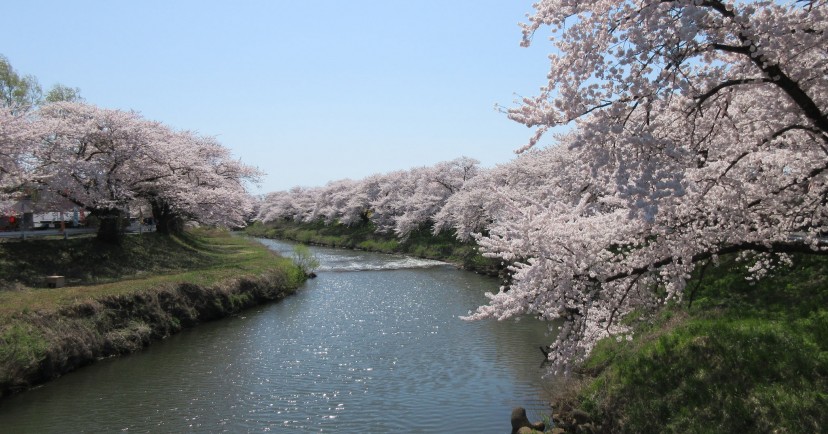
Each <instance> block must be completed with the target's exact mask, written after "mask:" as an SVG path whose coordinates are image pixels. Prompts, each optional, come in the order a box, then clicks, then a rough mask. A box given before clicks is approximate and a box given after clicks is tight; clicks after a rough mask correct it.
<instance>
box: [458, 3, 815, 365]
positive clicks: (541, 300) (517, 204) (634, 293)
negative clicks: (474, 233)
mask: <svg viewBox="0 0 828 434" xmlns="http://www.w3.org/2000/svg"><path fill="white" fill-rule="evenodd" d="M534 7H535V12H534V14H533V15H531V16H530V17H529V21H528V23H527V24H525V25H524V44H529V43H530V42H532V39H533V37H534V36H535V35H537V34H538V32H539V31H540V30H541V29H542V28H547V27H548V28H549V29H551V40H552V43H553V44H554V52H553V54H552V55H551V56H550V59H551V69H550V72H549V75H548V78H549V82H548V84H547V85H546V86H545V87H544V88H543V89H542V90H541V92H540V94H539V95H537V96H536V97H531V98H524V99H523V100H522V101H521V102H520V105H519V106H517V107H515V108H512V109H510V110H509V117H510V118H512V119H514V120H516V121H518V122H521V123H523V124H525V125H527V126H530V127H534V128H536V134H535V135H534V136H533V137H532V139H531V140H530V142H529V144H528V145H527V146H526V147H524V148H522V149H521V151H525V150H526V149H529V148H531V147H533V146H535V145H536V144H537V143H538V141H539V139H540V138H541V137H542V136H543V135H544V134H545V133H546V132H547V131H549V130H550V129H551V128H554V127H555V126H558V125H563V124H569V123H572V124H574V125H575V128H574V130H573V131H572V132H570V133H568V134H565V135H562V136H559V137H557V141H558V142H559V144H558V145H557V146H558V147H560V148H561V150H560V151H559V152H560V155H561V156H562V157H563V158H564V159H565V160H567V161H569V162H570V163H577V162H580V164H568V165H560V166H556V167H550V171H549V173H548V174H547V175H546V176H545V177H544V178H542V179H539V180H538V182H539V183H542V184H544V185H547V186H551V188H550V189H549V190H550V192H552V197H551V198H550V199H551V200H550V201H547V202H543V201H541V202H537V201H535V200H533V198H532V197H531V194H530V195H529V198H528V199H521V198H520V197H518V198H514V199H511V201H512V202H513V203H512V204H509V202H508V201H506V202H505V203H506V204H507V206H505V207H504V208H503V209H504V212H505V213H506V214H505V215H503V216H501V217H499V218H494V219H493V220H494V221H493V223H492V225H491V226H490V227H489V235H488V236H486V237H481V238H480V240H479V242H480V243H481V245H482V246H483V247H484V248H485V249H486V250H487V251H488V252H489V254H490V255H494V256H499V257H502V258H504V259H506V260H514V261H515V262H514V266H513V272H514V282H513V284H512V285H510V286H509V287H508V288H502V290H501V291H500V292H499V293H498V294H490V297H491V301H490V303H489V304H488V305H487V306H483V307H481V308H480V309H479V310H478V311H477V312H476V313H474V314H472V315H470V318H474V319H478V318H490V317H494V318H499V319H503V318H508V317H512V316H515V315H519V314H525V313H531V314H536V315H539V316H541V317H543V318H545V319H549V320H555V319H561V320H563V321H564V322H563V325H562V328H561V332H560V334H559V335H558V338H557V340H556V342H554V343H553V344H552V345H551V346H550V353H549V358H550V360H552V361H553V362H556V363H557V364H558V366H559V367H564V368H565V367H567V366H568V365H569V364H570V363H571V362H573V361H576V362H577V361H578V360H580V359H581V358H582V357H584V356H585V355H586V354H588V353H589V351H590V350H591V348H592V346H593V345H594V343H595V342H596V341H597V340H599V339H601V338H604V337H607V336H613V335H615V336H618V337H622V336H624V335H625V333H627V332H628V329H627V328H626V327H625V326H623V325H622V322H621V320H622V319H623V318H624V317H625V315H627V314H628V313H630V312H632V311H633V310H636V311H639V312H644V313H646V312H648V311H652V310H653V309H655V307H656V306H658V305H660V304H662V303H664V302H665V301H667V300H670V299H676V298H680V297H682V296H683V294H684V290H685V287H686V283H687V279H688V278H689V276H690V273H691V272H692V271H693V270H694V269H695V268H696V267H697V266H699V265H700V264H707V263H710V262H715V261H716V259H717V257H718V255H721V254H724V253H730V252H752V253H753V254H756V255H758V258H759V260H757V261H755V262H754V266H753V267H752V268H751V271H752V272H754V274H756V275H761V274H762V272H763V271H762V270H764V268H765V267H766V266H767V265H768V264H769V262H768V258H773V257H776V258H781V259H777V260H782V261H785V256H784V255H785V254H786V253H790V252H805V253H812V254H824V253H826V247H825V244H824V243H822V242H821V239H820V236H821V234H824V233H825V232H826V231H828V227H827V226H828V208H827V206H828V205H827V204H828V188H826V181H828V180H826V169H828V117H827V116H826V113H828V79H826V77H827V76H828V50H826V47H828V29H826V27H828V17H827V16H826V13H828V8H826V2H825V1H797V2H793V3H782V2H776V1H750V2H748V1H745V2H735V3H730V2H725V1H719V0H690V1H663V0H659V1H652V0H638V1H607V0H592V1H572V0H541V1H539V2H538V3H537V4H535V5H534ZM565 177H574V178H575V179H573V180H568V181H566V182H562V181H563V180H565ZM526 203H533V205H532V206H525V204H526ZM768 255H770V256H768ZM780 255H781V256H780ZM627 337H629V336H627Z"/></svg>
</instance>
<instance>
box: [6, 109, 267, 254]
mask: <svg viewBox="0 0 828 434" xmlns="http://www.w3.org/2000/svg"><path fill="white" fill-rule="evenodd" d="M259 176H260V173H259V172H258V170H257V169H255V168H253V167H251V166H248V165H245V164H243V163H241V162H240V161H238V160H235V159H233V158H232V156H231V154H230V152H229V150H228V149H227V148H226V147H224V146H222V145H221V144H220V143H218V142H217V141H216V140H215V139H213V138H211V137H204V136H200V135H198V134H195V133H193V132H190V131H177V130H174V129H172V128H170V127H169V126H166V125H164V124H162V123H160V122H155V121H151V120H147V119H145V118H143V117H142V116H140V115H139V114H138V113H135V112H128V111H121V110H111V109H104V108H100V107H96V106H94V105H91V104H87V103H83V102H67V101H63V102H54V103H47V104H44V105H39V106H19V105H15V104H11V105H4V106H2V107H0V194H2V195H3V196H5V197H6V198H12V199H13V198H15V197H17V196H20V195H21V194H23V192H31V191H36V192H37V193H38V197H39V206H41V207H48V203H49V202H50V201H52V202H54V203H55V204H61V203H71V204H73V205H74V206H77V207H79V208H81V209H84V210H86V211H88V212H89V213H90V214H91V215H93V216H95V217H97V218H98V219H99V221H100V227H99V232H98V236H99V238H101V239H103V240H106V241H111V242H119V241H120V237H121V234H122V230H121V229H122V224H121V221H122V217H123V216H124V214H125V213H126V212H127V211H128V210H129V209H130V208H132V209H133V210H135V209H137V208H139V207H147V208H151V209H152V214H153V216H154V217H155V218H156V220H157V228H158V230H159V231H161V232H174V231H178V230H180V229H181V225H182V222H184V221H185V220H193V221H197V222H201V223H204V224H210V225H220V226H242V225H244V223H245V219H246V218H247V217H249V216H250V213H251V212H252V210H253V199H252V197H251V196H250V195H249V194H248V193H247V191H246V185H245V183H246V182H249V181H256V180H257V179H258V178H259ZM57 206H60V205H57Z"/></svg>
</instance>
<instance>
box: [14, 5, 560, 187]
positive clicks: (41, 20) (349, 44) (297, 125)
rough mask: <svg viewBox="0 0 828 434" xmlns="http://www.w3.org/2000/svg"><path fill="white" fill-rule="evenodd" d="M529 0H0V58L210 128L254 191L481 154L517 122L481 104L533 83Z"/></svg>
mask: <svg viewBox="0 0 828 434" xmlns="http://www.w3.org/2000/svg"><path fill="white" fill-rule="evenodd" d="M531 3H532V2H531V1H529V0H526V1H508V0H473V1H472V0H468V1H467V0H463V1H452V0H420V1H405V2H402V1H393V0H385V1H374V0H370V1H369V0H350V1H347V0H338V1H333V0H316V1H300V0H293V1H283V0H273V1H264V0H259V1H244V0H240V1H233V2H230V1H221V2H220V1H205V0H200V1H196V0H186V1H184V0H163V1H159V0H145V1H137V2H126V1H112V0H110V1H102V0H101V1H65V0H61V1H38V0H27V1H15V2H7V3H6V4H4V5H3V7H2V13H3V16H4V19H3V24H2V25H0V41H2V44H0V54H3V55H5V56H6V57H7V58H8V60H9V62H10V63H11V64H12V66H13V67H14V68H15V70H16V71H17V72H18V73H19V74H21V75H25V74H31V75H34V76H35V77H37V78H38V80H39V81H40V83H41V85H42V86H43V88H44V90H46V89H48V88H49V87H51V86H52V85H54V84H55V83H61V84H64V85H67V86H70V87H78V88H80V89H81V95H82V96H83V97H84V98H85V99H86V100H87V101H88V102H90V103H92V104H96V105H98V106H101V107H106V108H117V109H132V110H136V111H138V112H140V113H142V114H143V115H144V117H146V118H148V119H153V120H158V121H161V122H164V123H166V124H167V125H170V126H172V127H174V128H177V129H182V130H193V131H197V132H198V133H200V134H203V135H209V136H216V137H217V138H218V139H219V141H221V143H223V144H224V145H225V146H227V147H229V148H230V149H232V151H233V153H234V155H235V156H237V157H238V158H241V159H242V161H244V162H245V163H248V164H251V165H254V166H257V167H259V168H260V169H261V170H263V171H264V172H266V173H267V176H266V177H265V179H264V181H263V182H262V184H261V186H260V187H259V188H258V189H256V190H255V191H254V192H255V193H264V192H269V191H275V190H284V189H288V188H290V187H292V186H295V185H303V186H318V185H324V184H325V183H327V182H328V181H331V180H335V179H342V178H351V179H361V178H364V177H366V176H369V175H371V174H374V173H384V172H389V171H392V170H398V169H408V168H412V167H415V166H423V165H431V164H434V163H436V162H438V161H443V160H450V159H453V158H456V157H460V156H469V157H473V158H476V159H478V160H480V161H481V162H482V164H483V165H484V166H493V165H495V164H497V163H501V162H506V161H508V160H509V159H511V158H513V156H514V154H513V151H514V150H515V149H517V148H519V147H520V146H522V145H523V144H524V143H525V142H526V141H527V140H528V138H529V137H530V135H531V133H532V131H531V130H529V129H527V128H526V127H524V126H522V125H519V124H517V123H515V122H512V121H510V120H508V119H507V118H506V116H505V115H504V114H502V113H499V112H497V111H495V109H494V105H495V104H500V105H503V106H511V105H512V104H513V101H514V100H515V99H516V98H517V97H518V96H529V95H535V94H536V93H537V92H538V88H539V87H540V86H542V85H544V84H545V83H544V78H545V76H546V73H547V68H548V60H547V58H546V53H547V52H548V51H549V50H550V44H549V42H548V41H546V40H544V39H543V37H542V36H541V35H538V37H537V38H536V41H535V43H534V45H533V46H532V47H531V48H528V49H527V48H521V47H520V38H521V33H520V28H519V26H518V23H519V22H522V21H524V20H525V14H526V13H527V12H530V11H531Z"/></svg>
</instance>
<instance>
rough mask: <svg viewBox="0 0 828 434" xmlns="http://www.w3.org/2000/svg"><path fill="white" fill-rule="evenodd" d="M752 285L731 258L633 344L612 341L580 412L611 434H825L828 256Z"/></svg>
mask: <svg viewBox="0 0 828 434" xmlns="http://www.w3.org/2000/svg"><path fill="white" fill-rule="evenodd" d="M796 264H797V265H796V266H795V267H794V268H792V269H790V270H784V271H780V272H779V273H778V274H777V275H775V276H773V277H770V278H767V279H765V280H762V281H760V282H759V283H757V284H755V285H752V284H750V283H749V282H747V281H746V280H745V279H744V278H743V277H742V276H741V275H740V274H739V272H737V271H736V269H735V267H733V263H732V258H727V259H725V260H724V261H723V264H722V266H720V267H719V268H711V269H709V270H708V271H707V273H706V274H707V276H706V277H704V278H701V280H700V282H701V283H699V280H696V281H695V282H691V285H690V288H688V290H689V291H690V292H693V285H698V287H697V289H695V300H694V301H693V303H692V304H691V305H690V306H688V301H685V302H684V303H683V304H681V305H674V306H671V307H669V308H667V309H666V310H665V311H663V312H662V314H661V315H660V317H659V318H658V319H657V320H656V321H654V322H653V323H651V324H649V325H647V326H645V327H642V328H641V329H640V330H639V331H638V333H637V335H636V337H635V340H634V341H633V342H632V343H628V342H624V343H618V342H615V341H614V340H605V341H602V342H600V343H599V345H598V347H597V348H596V349H595V350H594V351H593V353H592V355H591V356H590V357H589V359H588V361H587V363H586V364H585V365H584V366H583V367H582V371H583V373H584V374H585V379H584V380H583V386H582V388H581V389H580V391H579V393H578V396H577V398H576V399H575V400H574V401H573V402H570V403H568V405H569V406H571V407H576V408H580V409H583V410H586V411H587V412H588V413H590V414H592V415H593V417H594V419H596V421H597V422H600V423H601V425H602V428H603V430H604V431H607V432H631V433H633V432H635V433H644V432H659V433H660V432H682V433H686V432H818V431H820V429H821V427H824V426H828V410H826V409H828V393H826V390H828V277H827V276H828V260H826V258H818V257H809V256H800V257H797V258H796Z"/></svg>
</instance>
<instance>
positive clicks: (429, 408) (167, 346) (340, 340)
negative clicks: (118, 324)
mask: <svg viewBox="0 0 828 434" xmlns="http://www.w3.org/2000/svg"><path fill="white" fill-rule="evenodd" d="M261 241H262V242H263V243H265V244H266V245H268V246H269V247H270V248H272V249H274V250H277V251H280V252H283V254H284V255H285V256H290V251H291V245H290V244H288V243H285V242H280V241H272V240H261ZM312 251H313V252H314V253H315V254H316V255H317V257H318V258H319V259H320V261H321V267H320V269H319V272H318V274H319V276H318V277H317V278H316V279H312V280H309V281H308V283H307V284H306V285H305V286H304V287H303V288H302V289H301V290H300V291H299V292H298V293H297V294H296V295H294V296H291V297H288V298H286V299H284V300H282V301H281V302H279V303H274V304H269V305H266V306H261V307H258V308H254V309H252V310H249V311H246V312H244V313H242V314H241V315H238V316H235V317H231V318H227V319H224V320H220V321H216V322H212V323H207V324H204V325H201V326H198V327H196V328H194V329H190V330H186V331H184V332H182V333H179V334H177V335H175V336H173V337H170V338H169V339H166V340H164V341H162V342H157V343H154V344H153V345H151V346H150V347H149V348H147V349H146V350H145V351H142V352H140V353H137V354H134V355H130V356H127V357H121V358H113V359H107V360H104V361H101V362H98V363H95V364H94V365H91V366H88V367H85V368H82V369H80V370H78V371H76V372H73V373H70V374H67V375H66V376H64V377H62V378H60V379H57V380H55V381H53V382H50V383H48V384H46V385H44V386H41V387H39V388H37V389H34V390H31V391H29V392H25V393H23V394H20V395H18V396H15V397H12V398H10V399H8V400H4V401H2V402H0V432H3V433H7V432H8V433H19V432H36V433H46V432H182V431H183V432H268V431H269V432H337V433H339V432H342V433H391V432H399V433H414V432H423V433H446V432H468V433H507V432H509V431H510V429H511V426H510V424H509V416H510V413H511V409H512V408H513V407H516V406H523V407H526V408H527V410H528V414H529V417H530V419H534V420H537V419H540V417H541V415H542V414H543V413H544V411H545V410H546V406H545V404H544V400H545V399H546V398H547V396H548V392H547V391H546V390H544V387H543V384H544V382H543V380H542V375H543V374H544V370H543V368H541V367H540V363H541V361H542V360H543V355H542V354H541V352H540V351H539V350H538V346H539V345H541V344H543V343H548V342H550V341H551V337H549V336H547V328H546V326H545V325H544V324H543V323H540V322H539V321H536V320H534V319H532V318H524V319H522V320H521V321H517V322H514V321H506V322H496V321H477V322H467V321H463V320H461V319H459V316H462V315H465V314H466V313H468V312H469V310H472V309H474V308H475V307H477V306H478V305H480V304H483V303H485V301H486V298H485V297H484V295H483V294H484V293H485V292H486V291H496V289H497V285H498V283H497V281H496V280H494V279H491V278H487V277H483V276H479V275H476V274H474V273H471V272H466V271H461V270H457V269H455V268H453V267H451V266H449V265H446V264H443V263H439V262H436V261H428V260H422V259H412V258H406V257H401V256H391V255H382V254H373V253H366V252H354V251H348V250H338V249H325V248H316V247H313V248H312Z"/></svg>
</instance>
